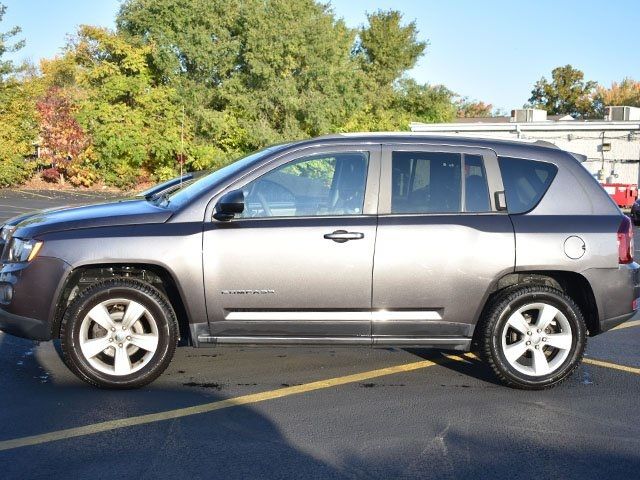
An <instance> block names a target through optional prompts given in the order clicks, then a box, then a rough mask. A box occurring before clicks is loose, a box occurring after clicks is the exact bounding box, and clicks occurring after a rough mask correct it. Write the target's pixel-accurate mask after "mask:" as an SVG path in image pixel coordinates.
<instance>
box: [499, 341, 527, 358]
mask: <svg viewBox="0 0 640 480" xmlns="http://www.w3.org/2000/svg"><path fill="white" fill-rule="evenodd" d="M528 349H529V347H528V346H527V342H525V341H524V340H520V341H519V342H517V343H512V344H511V345H507V346H506V348H505V349H504V356H505V357H507V360H508V361H509V363H513V362H515V361H516V360H518V359H519V358H520V357H521V356H522V355H524V352H526V351H527V350H528Z"/></svg>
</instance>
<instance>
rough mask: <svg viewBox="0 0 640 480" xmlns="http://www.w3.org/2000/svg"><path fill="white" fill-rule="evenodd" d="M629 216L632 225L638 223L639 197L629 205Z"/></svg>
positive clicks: (639, 222) (639, 223) (639, 216)
mask: <svg viewBox="0 0 640 480" xmlns="http://www.w3.org/2000/svg"><path fill="white" fill-rule="evenodd" d="M629 216H630V217H631V220H632V221H633V224H634V225H636V226H637V225H640V199H638V200H636V201H635V202H633V205H631V211H630V212H629Z"/></svg>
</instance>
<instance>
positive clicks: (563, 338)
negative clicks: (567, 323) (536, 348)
mask: <svg viewBox="0 0 640 480" xmlns="http://www.w3.org/2000/svg"><path fill="white" fill-rule="evenodd" d="M546 343H547V345H550V346H552V347H556V348H559V349H560V350H569V349H570V348H571V344H572V343H573V338H572V336H571V334H570V333H552V334H549V335H547V342H546Z"/></svg>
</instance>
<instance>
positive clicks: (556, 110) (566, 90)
mask: <svg viewBox="0 0 640 480" xmlns="http://www.w3.org/2000/svg"><path fill="white" fill-rule="evenodd" d="M597 85H598V84H597V83H596V82H594V81H585V80H584V73H583V72H582V71H581V70H578V69H575V68H573V67H572V66H571V65H565V66H563V67H557V68H554V69H553V71H552V72H551V82H549V81H548V80H547V79H546V78H544V77H542V78H541V79H540V80H538V81H537V82H536V84H535V86H534V87H533V90H532V91H531V98H529V105H528V106H531V107H535V108H541V109H543V110H546V111H547V113H548V114H550V115H571V116H574V117H577V118H590V117H593V116H594V115H595V113H596V107H595V92H596V87H597Z"/></svg>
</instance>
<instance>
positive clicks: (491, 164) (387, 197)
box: [378, 143, 507, 217]
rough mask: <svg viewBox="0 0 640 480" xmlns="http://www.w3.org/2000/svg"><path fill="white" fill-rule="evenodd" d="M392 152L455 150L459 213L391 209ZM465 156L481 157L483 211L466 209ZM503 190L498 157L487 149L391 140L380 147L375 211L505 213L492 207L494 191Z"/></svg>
mask: <svg viewBox="0 0 640 480" xmlns="http://www.w3.org/2000/svg"><path fill="white" fill-rule="evenodd" d="M394 152H426V153H438V152H442V153H457V154H460V155H461V169H462V171H461V177H460V188H461V195H460V202H461V203H460V205H461V208H462V211H460V212H438V213H436V212H424V213H393V212H392V211H391V201H392V177H393V171H392V170H393V168H392V162H393V153H394ZM465 155H478V156H480V157H482V161H483V167H484V171H485V175H486V179H487V187H488V190H489V207H490V210H488V211H486V212H466V211H464V210H465V209H466V204H465V201H466V178H465V175H464V167H465ZM500 191H503V185H502V177H501V176H500V170H499V168H498V156H497V155H496V152H494V151H493V150H491V149H489V148H482V147H467V146H456V145H444V144H429V143H393V144H391V143H390V144H384V145H383V147H382V165H381V172H380V203H379V206H378V214H379V215H384V216H392V217H413V216H452V215H495V214H497V215H506V214H507V212H506V211H504V210H502V211H500V210H498V209H497V208H496V202H495V193H496V192H500Z"/></svg>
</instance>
